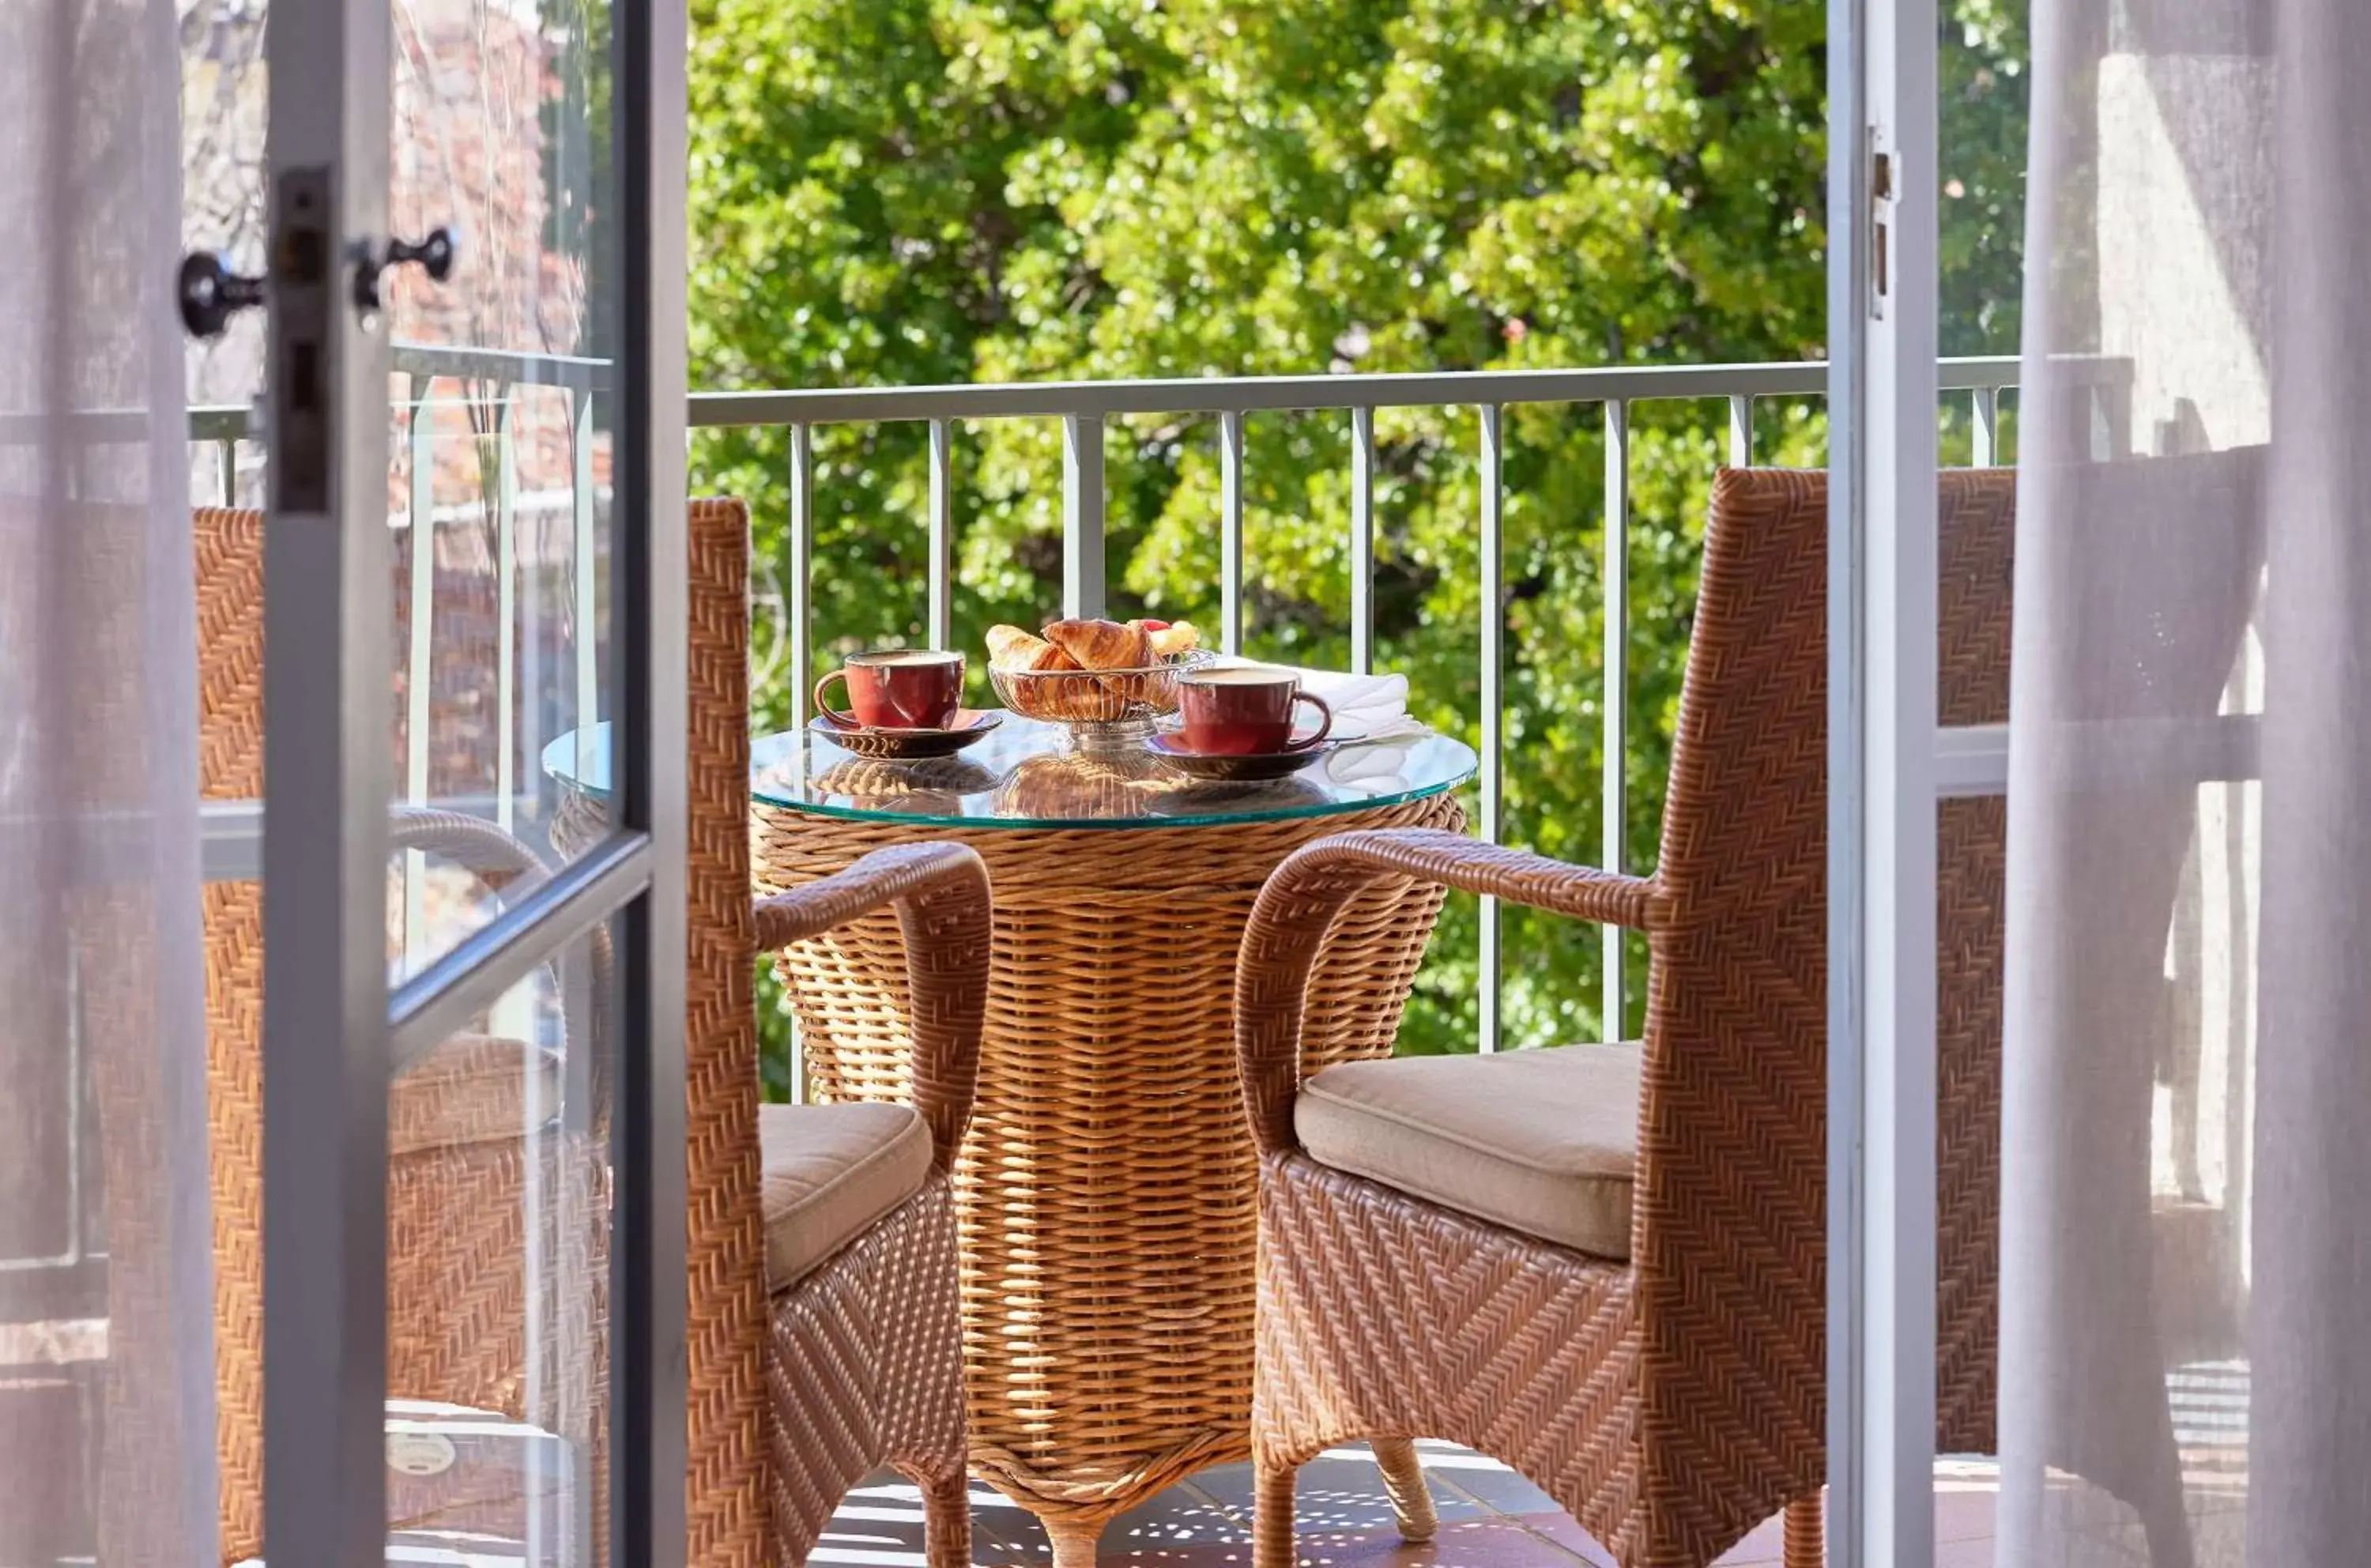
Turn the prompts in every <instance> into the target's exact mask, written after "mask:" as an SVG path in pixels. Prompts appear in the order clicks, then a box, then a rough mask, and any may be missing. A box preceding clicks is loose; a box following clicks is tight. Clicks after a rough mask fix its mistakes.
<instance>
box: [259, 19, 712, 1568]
mask: <svg viewBox="0 0 2371 1568" xmlns="http://www.w3.org/2000/svg"><path fill="white" fill-rule="evenodd" d="M613 15H614V18H615V25H614V26H613V28H612V29H611V36H612V44H611V50H612V58H611V67H612V75H613V81H614V84H615V98H614V110H613V112H614V113H615V115H616V121H615V124H614V126H613V130H612V133H613V136H614V138H615V149H616V154H615V159H614V167H616V169H617V171H618V185H619V189H618V202H619V221H618V223H617V224H616V225H615V230H614V232H615V233H616V234H617V235H618V236H619V241H618V243H619V247H620V251H621V254H619V256H618V257H617V258H616V260H617V263H618V278H619V309H620V319H619V361H618V364H617V366H615V367H613V376H612V380H613V385H614V390H613V394H612V396H613V402H612V407H613V408H614V409H615V410H616V424H615V426H614V429H615V432H616V437H615V446H614V453H615V464H614V475H613V481H614V482H613V501H612V505H611V512H610V516H611V534H610V537H611V556H610V574H609V582H610V590H611V591H610V605H609V621H608V626H609V642H610V674H611V680H610V682H609V689H610V691H611V692H612V694H613V697H612V702H613V704H614V707H613V710H612V713H611V715H610V717H611V719H612V721H613V731H614V733H615V735H616V737H617V748H616V755H618V757H619V771H618V777H617V779H616V789H615V790H614V792H613V795H612V825H611V830H610V834H609V836H608V837H607V839H606V840H605V841H604V842H602V843H601V844H599V845H598V846H596V847H594V848H592V849H591V850H590V851H589V852H587V853H586V854H584V855H583V856H581V857H579V858H577V859H573V860H572V861H570V862H569V863H568V864H567V865H566V866H565V867H563V868H561V870H558V871H557V872H555V873H554V874H553V875H552V876H551V877H550V878H549V880H548V881H547V882H543V883H542V884H540V885H539V886H538V887H536V888H535V889H533V890H532V891H530V892H528V893H527V894H524V895H523V896H522V897H520V898H519V899H518V900H517V901H516V902H515V904H513V905H511V906H509V907H508V908H506V909H505V910H504V911H503V913H502V914H501V915H500V916H499V917H496V918H495V919H494V920H493V921H492V923H490V924H489V925H488V926H486V927H485V928H483V929H481V930H480V931H478V932H476V933H475V934H474V935H472V936H471V937H470V938H469V939H468V940H466V941H464V942H462V943H460V944H459V945H458V946H457V947H456V948H455V949H454V950H453V951H450V952H448V953H446V954H445V955H444V956H443V957H441V958H439V959H438V960H437V961H436V962H434V963H432V964H431V965H429V966H428V967H427V968H425V969H424V970H422V972H420V973H419V974H416V975H413V976H412V977H411V978H410V979H409V980H407V981H406V982H405V983H404V984H403V985H402V986H399V987H397V988H395V989H394V990H393V991H390V989H389V987H388V984H387V961H386V903H385V900H386V885H387V805H388V802H390V801H392V800H393V799H394V788H393V785H394V772H393V758H392V755H391V750H392V748H391V743H390V736H389V732H388V731H389V725H388V722H387V720H388V713H389V692H388V687H387V674H388V671H389V670H390V669H391V668H392V667H393V666H392V663H391V662H390V629H391V628H390V622H391V618H392V611H391V606H390V604H389V599H390V583H391V581H392V578H391V571H392V565H393V561H392V556H391V553H390V547H389V540H388V536H387V490H386V479H385V477H384V476H385V475H386V473H387V427H388V421H389V417H390V414H389V409H390V386H389V380H388V375H387V370H388V355H387V343H386V340H385V339H384V337H383V336H382V334H381V332H380V330H379V329H378V324H377V322H376V320H374V319H371V318H370V317H367V316H366V315H365V314H364V313H363V312H361V311H359V310H358V309H356V308H355V307H354V306H353V302H352V297H351V294H350V289H351V282H352V274H353V269H354V267H355V266H356V264H357V263H358V261H359V260H360V259H362V258H363V257H364V256H365V255H367V254H371V253H375V252H376V250H377V248H379V247H382V246H383V245H384V244H385V243H386V240H387V178H388V166H389V134H390V127H389V110H390V104H389V99H390V91H391V86H390V79H389V75H388V67H389V60H390V50H391V31H392V29H391V17H390V14H389V8H388V5H387V0H278V3H277V4H275V5H274V6H273V15H272V28H271V31H270V35H269V43H268V64H269V71H270V82H271V86H270V98H269V122H268V137H267V160H266V161H267V167H268V178H269V179H270V181H271V186H270V193H269V201H270V205H271V209H272V238H271V241H270V244H269V246H268V251H269V255H270V263H269V265H270V273H271V287H270V294H271V302H270V315H271V321H270V327H269V332H268V348H267V357H266V363H267V365H268V367H269V368H268V371H267V377H266V379H267V383H268V388H269V389H268V393H267V396H268V398H269V399H270V409H271V413H270V418H269V421H268V423H269V428H270V432H271V454H272V461H271V463H270V465H269V480H268V489H269V503H268V511H267V523H266V530H265V593H264V599H265V604H264V617H265V643H264V676H263V678H264V691H265V702H266V712H267V722H266V728H265V741H264V793H265V809H264V824H263V850H262V860H263V873H264V874H263V927H264V944H265V946H264V965H265V986H264V1020H263V1082H264V1140H263V1141H264V1151H263V1179H264V1214H265V1219H264V1244H265V1250H264V1313H265V1321H264V1381H265V1402H264V1472H265V1489H264V1528H265V1535H266V1551H267V1553H268V1554H269V1555H270V1556H271V1557H272V1558H273V1559H275V1560H279V1561H285V1562H318V1563H324V1564H331V1563H335V1564H341V1565H350V1568H364V1565H368V1568H380V1565H381V1564H383V1563H384V1562H385V1560H386V1538H387V1481H386V1460H385V1442H386V1439H385V1401H386V1395H387V1387H386V1366H387V1348H386V1347H387V1320H386V1312H387V1080H388V1074H389V1071H390V1066H391V1065H392V1064H395V1063H399V1062H401V1061H404V1060H407V1059H409V1058H411V1057H412V1056H414V1055H417V1054H418V1053H419V1052H421V1051H422V1050H424V1049H426V1048H428V1047H430V1046H432V1045H434V1043H437V1042H439V1041H441V1040H443V1039H444V1038H445V1037H446V1036H447V1035H448V1034H450V1033H451V1032H454V1031H455V1030H456V1029H457V1028H459V1027H462V1026H464V1025H466V1024H467V1022H468V1020H470V1019H471V1018H473V1017H474V1016H475V1015H476V1014H477V1013H479V1012H480V1010H482V1009H484V1008H486V1007H487V1006H488V1005H489V1004H491V1003H492V1000H493V999H494V998H496V997H499V996H501V995H502V994H503V992H504V991H506V990H508V989H509V988H510V987H511V986H514V985H515V984H516V983H517V981H518V980H519V979H521V978H522V977H523V976H525V975H526V974H529V973H530V972H532V971H533V970H535V969H536V968H538V966H540V965H542V964H544V963H549V962H550V961H551V960H552V959H553V958H555V957H556V956H557V955H558V954H560V953H561V951H564V950H565V949H566V948H567V947H568V945H569V944H570V943H572V942H573V941H576V940H581V939H582V938H584V936H585V934H586V933H587V932H589V931H591V930H592V929H593V928H596V926H599V925H601V924H602V923H604V922H610V921H613V920H614V926H613V929H614V932H615V935H616V939H617V940H616V943H615V946H616V953H617V963H616V972H617V974H618V976H619V1015H618V1017H619V1027H618V1028H617V1029H616V1030H615V1031H614V1032H612V1034H611V1038H612V1039H613V1040H614V1041H615V1050H616V1058H615V1061H614V1062H613V1064H612V1066H613V1069H614V1071H613V1076H612V1078H611V1081H612V1083H613V1084H614V1086H615V1095H614V1105H613V1112H612V1115H611V1148H610V1156H611V1159H612V1170H613V1173H614V1174H613V1182H614V1191H615V1206H614V1209H613V1212H612V1218H611V1226H612V1245H611V1247H610V1258H611V1263H610V1268H611V1277H610V1291H609V1320H608V1332H609V1336H610V1338H609V1345H610V1355H609V1367H610V1385H609V1397H608V1399H607V1406H606V1408H607V1412H608V1417H609V1422H610V1431H609V1445H610V1447H609V1452H610V1455H611V1463H610V1465H609V1475H610V1487H611V1489H610V1495H609V1497H608V1498H607V1500H606V1505H607V1508H608V1509H609V1513H610V1520H609V1522H610V1529H609V1531H608V1539H609V1541H610V1550H611V1553H612V1555H613V1557H614V1558H615V1559H616V1560H618V1561H621V1562H633V1563H636V1564H641V1563H645V1562H647V1563H655V1564H662V1565H665V1564H673V1563H679V1562H682V1560H683V1553H684V1548H685V1532H684V1518H685V1496H684V1487H685V1458H684V1454H685V1431H684V1425H685V1409H686V1405H685V1392H686V1389H685V1378H686V1363H685V1286H686V1271H685V1251H684V1247H685V1243H684V1222H685V1213H684V1205H685V1172H684V1162H683V1139H684V1132H683V1124H684V1088H683V1085H684V1042H683V1031H684V975H685V967H684V966H685V940H684V915H685V909H684V875H683V867H684V851H685V844H684V790H685V784H684V746H683V737H684V726H685V708H684V702H685V695H684V686H685V668H684V663H685V661H684V648H685V622H686V609H685V601H686V582H685V573H686V558H685V545H684V457H685V446H684V418H685V392H686V387H685V368H684V365H685V360H684V354H685V331H684V272H683V270H684V213H685V197H684V189H685V179H686V168H685V156H686V136H687V129H686V109H685V86H684V70H685V48H686V36H687V35H686V20H685V13H684V10H683V8H682V7H681V6H679V5H677V4H675V3H674V0H615V10H614V12H613ZM464 264H465V265H466V261H465V263H464ZM587 564H588V566H589V563H587ZM325 1043H326V1044H325Z"/></svg>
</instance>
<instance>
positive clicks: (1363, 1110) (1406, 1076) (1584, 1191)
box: [1292, 1045, 1641, 1258]
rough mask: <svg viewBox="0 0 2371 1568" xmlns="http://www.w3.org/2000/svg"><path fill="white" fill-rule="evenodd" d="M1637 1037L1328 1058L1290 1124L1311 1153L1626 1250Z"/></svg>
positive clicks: (1562, 1240)
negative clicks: (1391, 1057)
mask: <svg viewBox="0 0 2371 1568" xmlns="http://www.w3.org/2000/svg"><path fill="white" fill-rule="evenodd" d="M1640 1060H1641V1050H1640V1047H1638V1046H1637V1045H1563V1046H1556V1047H1554V1048H1552V1049H1549V1050H1544V1051H1507V1052H1502V1053H1500V1054H1498V1055H1490V1056H1410V1057H1404V1058H1401V1059H1399V1060H1396V1061H1385V1062H1349V1063H1345V1064H1344V1065H1343V1066H1338V1067H1328V1068H1326V1069H1325V1070H1324V1072H1322V1073H1319V1074H1318V1075H1317V1076H1316V1077H1315V1078H1311V1079H1310V1080H1309V1081H1308V1082H1307V1083H1305V1084H1303V1085H1301V1095H1300V1098H1299V1099H1298V1100H1297V1101H1295V1102H1294V1104H1293V1108H1292V1127H1293V1131H1294V1132H1295V1133H1297V1134H1299V1135H1300V1137H1301V1147H1303V1148H1305V1149H1306V1150H1308V1152H1309V1157H1310V1158H1311V1159H1314V1160H1316V1161H1317V1162H1318V1163H1319V1164H1321V1165H1330V1166H1332V1167H1333V1168H1334V1169H1335V1170H1347V1171H1348V1172H1350V1173H1351V1174H1352V1175H1354V1176H1364V1177H1366V1178H1367V1179H1368V1180H1369V1181H1372V1182H1382V1184H1383V1185H1385V1186H1387V1187H1394V1188H1397V1189H1398V1190H1399V1191H1401V1192H1403V1193H1410V1194H1413V1195H1414V1196H1416V1197H1419V1198H1424V1199H1427V1200H1428V1201H1429V1202H1432V1203H1436V1204H1439V1205H1441V1206H1442V1207H1444V1208H1452V1209H1456V1210H1457V1211H1459V1212H1460V1213H1462V1214H1469V1215H1472V1216H1475V1218H1477V1219H1486V1220H1488V1221H1490V1222H1491V1223H1492V1224H1494V1225H1503V1226H1505V1227H1507V1228H1509V1229H1510V1230H1520V1231H1521V1232H1522V1233H1523V1234H1525V1235H1526V1236H1536V1237H1538V1238H1539V1239H1541V1240H1543V1241H1553V1242H1555V1243H1556V1244H1557V1245H1558V1246H1563V1247H1570V1248H1572V1249H1574V1250H1575V1251H1582V1252H1592V1253H1595V1254H1596V1255H1598V1256H1599V1257H1602V1258H1627V1257H1629V1255H1630V1184H1631V1173H1632V1171H1633V1170H1635V1169H1636V1168H1637V1163H1638V1069H1639V1064H1640Z"/></svg>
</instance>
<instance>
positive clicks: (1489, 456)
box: [1479, 403, 1507, 1052]
mask: <svg viewBox="0 0 2371 1568" xmlns="http://www.w3.org/2000/svg"><path fill="white" fill-rule="evenodd" d="M1481 416H1482V418H1481V425H1482V448H1481V458H1482V476H1481V479H1482V539H1481V578H1482V592H1481V600H1482V747H1481V784H1482V821H1481V824H1480V826H1481V832H1482V841H1483V842H1484V843H1485V844H1496V843H1498V833H1499V827H1500V822H1499V815H1500V813H1499V794H1500V788H1501V784H1500V779H1499V772H1498V765H1499V753H1500V751H1501V749H1502V743H1503V741H1504V739H1505V724H1506V715H1505V714H1504V712H1503V711H1502V710H1501V709H1503V707H1504V705H1505V701H1506V698H1505V690H1504V686H1503V684H1502V683H1503V680H1504V676H1505V661H1506V640H1507V638H1506V634H1507V606H1506V592H1505V585H1504V583H1503V582H1501V576H1502V573H1503V571H1504V562H1503V560H1502V559H1501V556H1500V549H1501V546H1502V544H1503V541H1502V539H1501V532H1502V529H1503V526H1504V524H1505V521H1506V515H1505V505H1506V495H1505V489H1504V483H1505V441H1504V433H1505V432H1504V431H1503V429H1502V427H1501V421H1502V418H1503V413H1502V410H1501V409H1499V407H1498V405H1497V404H1495V403H1485V404H1484V405H1482V408H1481ZM1481 917H1482V955H1481V970H1482V974H1481V984H1482V997H1481V1002H1482V1031H1481V1039H1480V1041H1479V1045H1480V1047H1481V1049H1482V1050H1483V1051H1485V1052H1490V1051H1496V1050H1497V1049H1498V1036H1499V1031H1500V1024H1499V1013H1498V1004H1499V1000H1500V997H1499V989H1498V986H1499V953H1498V900H1497V899H1496V898H1493V897H1491V896H1489V895H1488V894H1485V895H1483V898H1482V907H1481Z"/></svg>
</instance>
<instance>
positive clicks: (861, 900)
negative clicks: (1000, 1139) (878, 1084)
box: [756, 844, 990, 1171]
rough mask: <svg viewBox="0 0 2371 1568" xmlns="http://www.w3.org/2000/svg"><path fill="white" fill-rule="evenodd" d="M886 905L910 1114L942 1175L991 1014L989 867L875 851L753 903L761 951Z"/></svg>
mask: <svg viewBox="0 0 2371 1568" xmlns="http://www.w3.org/2000/svg"><path fill="white" fill-rule="evenodd" d="M885 904H895V905H896V906H897V921H898V924H899V926H900V927H901V928H903V929H904V932H905V936H906V988H907V992H908V1002H909V1008H910V1010H909V1013H908V1017H909V1018H910V1019H911V1020H912V1032H913V1038H914V1063H913V1074H914V1109H915V1110H917V1111H919V1112H920V1113H922V1120H923V1121H924V1122H925V1123H927V1124H929V1126H930V1129H931V1145H932V1147H934V1148H935V1149H936V1151H937V1156H938V1166H939V1169H940V1170H943V1171H949V1170H954V1160H955V1150H956V1148H957V1147H959V1146H960V1145H961V1144H962V1142H963V1135H964V1128H965V1127H966V1125H967V1124H969V1123H970V1121H971V1108H972V1095H973V1091H974V1090H975V1089H976V1088H977V1084H978V1081H979V1035H980V1029H981V1027H982V1025H983V1023H984V1022H985V1020H986V1019H987V1016H988V963H989V932H990V925H989V912H990V903H989V883H988V867H987V866H986V865H985V864H984V863H983V862H982V861H981V859H980V858H979V857H978V855H977V854H975V853H974V852H973V851H972V850H970V849H968V848H966V847H964V846H963V845H960V844H914V845H908V846H904V847H896V848H889V849H875V850H874V851H873V853H872V854H870V855H867V856H865V857H864V858H863V859H861V860H859V861H857V862H856V863H855V864H854V865H852V866H850V867H849V868H848V870H844V871H840V872H838V873H836V874H835V875H832V876H828V877H825V878H822V879H821V880H819V881H816V882H808V883H807V884H806V885H804V887H795V888H792V889H791V890H790V891H789V892H787V893H778V894H773V895H772V896H770V897H768V898H762V899H759V900H758V905H757V909H756V921H757V934H758V951H759V952H761V953H764V952H773V951H776V950H778V949H780V948H783V947H787V946H788V945H789V944H791V943H792V942H795V941H804V940H806V939H808V938H810V937H817V936H821V935H822V934H823V933H824V932H826V931H828V930H830V929H831V928H833V927H835V926H842V925H846V924H847V923H848V922H849V921H850V920H853V919H855V918H856V917H858V916H861V915H865V914H869V913H871V912H872V911H873V910H875V909H878V908H879V907H881V905H885Z"/></svg>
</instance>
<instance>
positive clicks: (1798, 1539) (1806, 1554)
mask: <svg viewBox="0 0 2371 1568" xmlns="http://www.w3.org/2000/svg"><path fill="white" fill-rule="evenodd" d="M1786 1533H1787V1568H1821V1565H1822V1564H1823V1563H1824V1562H1827V1560H1828V1519H1827V1511H1826V1505H1825V1504H1824V1503H1822V1501H1821V1498H1820V1494H1819V1493H1816V1492H1810V1493H1804V1494H1803V1495H1802V1496H1800V1497H1798V1498H1796V1499H1795V1500H1794V1501H1793V1502H1792V1503H1789V1504H1787V1525H1786Z"/></svg>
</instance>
